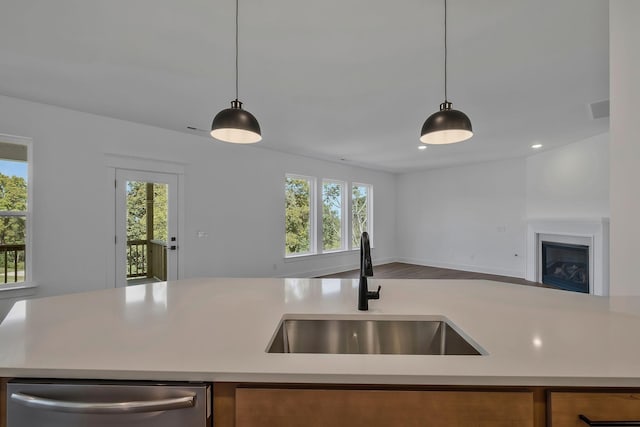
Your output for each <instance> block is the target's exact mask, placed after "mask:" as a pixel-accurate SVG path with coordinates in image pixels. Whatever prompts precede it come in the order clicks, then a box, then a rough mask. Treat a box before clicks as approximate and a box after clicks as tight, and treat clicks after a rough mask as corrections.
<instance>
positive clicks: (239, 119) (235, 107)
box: [211, 0, 262, 144]
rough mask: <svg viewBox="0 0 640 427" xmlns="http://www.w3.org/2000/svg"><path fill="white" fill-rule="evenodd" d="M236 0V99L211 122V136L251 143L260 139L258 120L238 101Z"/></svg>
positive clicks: (233, 141) (228, 140) (236, 142)
mask: <svg viewBox="0 0 640 427" xmlns="http://www.w3.org/2000/svg"><path fill="white" fill-rule="evenodd" d="M238 15H239V14H238V0H236V99H235V100H233V101H231V108H227V109H224V110H222V111H220V112H219V113H218V114H216V116H215V117H214V118H213V123H211V136H212V137H214V138H215V139H218V140H220V141H224V142H231V143H234V144H253V143H254V142H259V141H261V140H262V134H261V133H260V124H258V120H256V118H255V117H254V116H253V114H251V113H250V112H248V111H247V110H243V109H242V102H240V101H238V50H239V49H238Z"/></svg>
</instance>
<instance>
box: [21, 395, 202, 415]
mask: <svg viewBox="0 0 640 427" xmlns="http://www.w3.org/2000/svg"><path fill="white" fill-rule="evenodd" d="M11 399H12V400H13V401H15V402H17V403H20V404H22V405H25V406H29V407H31V408H38V409H48V410H51V411H58V412H72V413H76V414H132V413H138V412H155V411H169V410H173V409H184V408H193V407H194V406H195V403H196V395H195V394H190V395H188V396H183V397H175V398H170V399H158V400H133V401H129V402H108V403H104V402H70V401H65V400H57V399H49V398H46V397H39V396H32V395H29V394H25V393H12V394H11Z"/></svg>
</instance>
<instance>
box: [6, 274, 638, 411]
mask: <svg viewBox="0 0 640 427" xmlns="http://www.w3.org/2000/svg"><path fill="white" fill-rule="evenodd" d="M378 285H381V286H382V291H381V299H380V300H377V301H371V302H370V305H369V307H370V309H369V311H368V312H360V311H358V310H357V290H358V282H357V280H352V279H275V278H266V279H258V278H252V279H244V278H242V279H241V278H233V279H223V278H216V279H213V278H203V279H189V280H180V281H176V282H169V283H154V284H149V285H139V286H132V287H128V288H120V289H108V290H103V291H97V292H87V293H78V294H71V295H65V296H57V297H50V298H41V299H33V300H28V301H23V302H18V303H16V305H15V306H14V307H13V309H12V311H11V312H10V313H9V315H8V316H7V318H6V319H5V320H4V322H3V323H2V325H0V377H38V378H62V379H74V378H75V379H82V378H89V379H118V380H159V381H171V380H178V381H207V382H213V383H226V384H227V385H228V384H233V386H231V387H227V388H226V390H227V391H228V392H229V393H231V392H233V390H235V389H236V385H237V384H256V383H257V384H271V385H273V384H296V387H300V386H301V385H304V384H309V385H311V384H313V385H315V386H317V385H325V386H326V387H328V388H332V387H337V386H339V387H342V388H344V387H347V388H348V387H349V385H353V386H354V387H356V385H357V387H363V386H366V385H371V386H373V385H375V386H376V387H379V388H382V389H394V390H395V389H397V388H398V387H400V388H405V389H407V390H409V389H416V388H424V387H434V386H437V387H441V388H442V387H444V388H445V389H449V388H452V387H453V388H455V387H457V386H463V387H466V388H469V387H472V388H473V387H480V388H482V387H494V388H500V389H504V390H507V391H509V390H520V389H521V388H529V389H530V390H534V389H535V390H538V389H536V387H574V388H575V387H615V388H617V389H619V388H621V387H624V388H629V387H640V358H639V357H638V355H639V354H640V339H639V338H640V298H636V297H631V298H605V297H594V296H589V295H585V294H578V293H572V292H564V291H556V290H550V289H543V288H536V287H528V286H521V285H512V284H505V283H497V282H490V281H482V280H392V279H385V280H376V279H375V278H371V279H370V280H369V286H370V287H371V288H374V287H377V286H378ZM294 315H301V316H308V317H314V316H329V317H331V316H335V317H341V318H345V317H346V318H354V319H359V318H394V319H403V318H407V319H409V318H411V319H415V318H420V317H421V316H443V317H445V318H446V319H448V321H450V322H451V323H453V324H454V325H455V326H456V327H457V328H458V329H459V330H460V331H462V332H463V334H464V335H465V336H466V337H467V338H469V339H470V340H471V341H472V342H474V343H475V344H477V345H478V346H479V347H480V348H481V350H482V353H483V354H482V355H480V356H440V355H426V356H425V355H366V354H364V355H354V354H282V353H280V354H272V353H267V352H266V349H267V347H268V345H269V343H270V341H271V339H272V337H273V335H274V332H275V331H276V329H277V327H278V325H279V323H280V321H281V320H282V318H283V316H294ZM214 388H215V387H214ZM219 390H221V391H224V390H225V386H221V387H220V388H219ZM535 390H534V394H535V393H538V391H535ZM538 400H539V399H538Z"/></svg>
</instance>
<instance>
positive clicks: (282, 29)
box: [0, 0, 609, 172]
mask: <svg viewBox="0 0 640 427" xmlns="http://www.w3.org/2000/svg"><path fill="white" fill-rule="evenodd" d="M448 4H449V6H448V11H449V22H448V29H449V99H450V101H452V102H453V107H454V108H456V109H460V110H462V111H464V112H465V113H466V114H467V115H468V116H469V117H470V118H471V121H472V123H473V128H474V132H475V135H474V137H473V138H472V139H470V140H468V141H466V142H463V143H460V144H454V145H449V146H430V147H429V148H428V149H427V150H425V151H418V150H417V147H418V145H420V143H419V141H418V137H419V132H420V129H421V127H422V123H423V122H424V120H425V119H426V117H427V116H429V115H430V114H432V113H433V112H435V111H436V110H437V109H438V106H439V104H440V103H441V102H442V101H443V98H444V93H443V92H444V89H443V85H444V81H443V19H444V18H443V13H444V9H443V0H422V1H418V0H398V1H390V0H386V1H381V0H321V1H305V0H270V1H259V0H240V100H241V101H243V102H244V104H245V105H244V106H245V108H246V109H247V110H249V111H251V112H252V113H253V114H254V115H255V116H256V117H257V118H258V120H259V122H260V125H261V127H262V132H263V137H264V139H263V142H262V143H261V146H262V147H264V148H269V149H274V150H279V151H285V152H291V153H296V154H301V155H306V156H312V157H316V158H322V159H329V160H336V161H343V162H346V163H348V164H355V165H360V166H365V167H369V168H374V169H380V170H386V171H392V172H407V171H414V170H422V169H427V168H432V167H443V166H450V165H455V164H463V163H470V162H477V161H486V160H491V159H497V158H510V157H517V156H524V155H528V154H531V152H532V150H531V148H530V145H531V144H533V143H536V142H539V143H542V144H544V148H543V149H549V148H553V147H557V146H560V145H563V144H568V143H571V142H574V141H578V140H580V139H583V138H586V137H589V136H592V135H595V134H599V133H602V132H605V131H607V129H608V126H609V121H608V119H597V120H593V119H591V117H590V114H589V109H588V104H589V103H591V102H595V101H601V100H604V99H608V97H609V74H608V73H609V65H608V56H609V54H608V44H609V38H608V33H609V30H608V2H607V1H603V0H449V3H448ZM234 10H235V3H234V1H233V0H207V1H205V0H182V1H175V0H172V1H170V0H133V1H132V0H110V1H87V0H56V1H51V0H2V13H1V14H0V94H4V95H8V96H14V97H18V98H23V99H27V100H33V101H38V102H43V103H48V104H54V105H60V106H63V107H68V108H72V109H76V110H81V111H86V112H91V113H95V114H100V115H105V116H110V117H115V118H119V119H125V120H130V121H134V122H139V123H145V124H149V125H154V126H159V127H163V128H167V129H173V130H176V131H180V132H191V131H189V130H188V129H187V126H194V127H197V128H200V129H205V130H208V129H210V126H211V120H212V118H213V116H214V115H215V114H216V113H217V112H218V111H219V110H221V109H223V108H227V107H228V106H229V102H230V101H231V100H232V99H233V98H234ZM191 133H193V132H191ZM203 135H204V133H203ZM203 137H204V136H203ZM211 143H212V144H221V143H220V142H215V141H214V140H211Z"/></svg>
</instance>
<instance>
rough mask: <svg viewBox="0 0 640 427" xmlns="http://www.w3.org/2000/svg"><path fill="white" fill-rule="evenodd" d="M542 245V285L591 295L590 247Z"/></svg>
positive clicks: (550, 243)
mask: <svg viewBox="0 0 640 427" xmlns="http://www.w3.org/2000/svg"><path fill="white" fill-rule="evenodd" d="M541 243H542V257H541V259H540V260H541V268H542V283H544V284H546V285H550V286H553V287H556V288H559V289H564V290H567V291H574V292H583V293H586V294H588V293H589V289H590V288H589V246H587V245H574V244H568V243H558V242H545V241H544V240H543V241H542V242H541Z"/></svg>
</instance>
